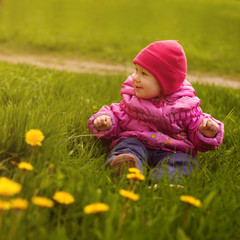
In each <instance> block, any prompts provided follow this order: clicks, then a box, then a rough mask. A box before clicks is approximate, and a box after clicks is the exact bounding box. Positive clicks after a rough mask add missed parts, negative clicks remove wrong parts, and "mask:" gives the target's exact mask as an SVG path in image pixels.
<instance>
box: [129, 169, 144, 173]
mask: <svg viewBox="0 0 240 240" xmlns="http://www.w3.org/2000/svg"><path fill="white" fill-rule="evenodd" d="M128 171H129V172H130V173H141V171H140V170H139V169H138V168H129V169H128Z"/></svg>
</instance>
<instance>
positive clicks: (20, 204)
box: [10, 198, 28, 210]
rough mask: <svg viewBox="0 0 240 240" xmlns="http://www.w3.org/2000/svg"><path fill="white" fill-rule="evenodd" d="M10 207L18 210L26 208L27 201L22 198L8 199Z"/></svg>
mask: <svg viewBox="0 0 240 240" xmlns="http://www.w3.org/2000/svg"><path fill="white" fill-rule="evenodd" d="M10 203H11V208H15V209H18V210H21V209H26V208H28V201H27V200H25V199H23V198H15V199H12V200H11V201H10Z"/></svg>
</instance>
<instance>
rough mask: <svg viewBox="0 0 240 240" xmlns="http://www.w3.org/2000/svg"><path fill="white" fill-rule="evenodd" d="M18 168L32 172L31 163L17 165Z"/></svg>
mask: <svg viewBox="0 0 240 240" xmlns="http://www.w3.org/2000/svg"><path fill="white" fill-rule="evenodd" d="M18 168H20V169H23V170H27V171H31V170H33V166H32V164H31V163H27V162H20V163H19V164H18Z"/></svg>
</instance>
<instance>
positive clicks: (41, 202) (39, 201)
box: [32, 196, 54, 208]
mask: <svg viewBox="0 0 240 240" xmlns="http://www.w3.org/2000/svg"><path fill="white" fill-rule="evenodd" d="M32 203H33V204H35V205H37V206H39V207H48V208H51V207H53V205H54V202H53V201H52V200H51V199H49V198H46V197H39V196H37V197H33V198H32Z"/></svg>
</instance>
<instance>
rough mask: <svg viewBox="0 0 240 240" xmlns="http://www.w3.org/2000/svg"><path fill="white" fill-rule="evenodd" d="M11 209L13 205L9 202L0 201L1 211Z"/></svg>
mask: <svg viewBox="0 0 240 240" xmlns="http://www.w3.org/2000/svg"><path fill="white" fill-rule="evenodd" d="M10 208H11V205H10V203H9V202H7V201H2V200H0V211H1V210H9V209H10Z"/></svg>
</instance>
